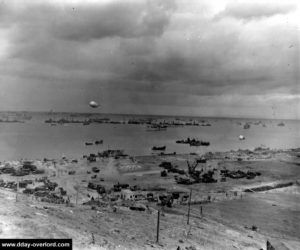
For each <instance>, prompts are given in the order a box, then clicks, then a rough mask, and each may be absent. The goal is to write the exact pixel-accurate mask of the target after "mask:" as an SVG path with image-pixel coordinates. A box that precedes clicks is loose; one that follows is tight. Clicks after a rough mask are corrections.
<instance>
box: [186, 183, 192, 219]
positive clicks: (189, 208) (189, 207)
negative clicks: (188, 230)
mask: <svg viewBox="0 0 300 250" xmlns="http://www.w3.org/2000/svg"><path fill="white" fill-rule="evenodd" d="M191 199H192V189H191V191H190V198H189V206H188V218H187V224H188V225H189V224H190V211H191Z"/></svg>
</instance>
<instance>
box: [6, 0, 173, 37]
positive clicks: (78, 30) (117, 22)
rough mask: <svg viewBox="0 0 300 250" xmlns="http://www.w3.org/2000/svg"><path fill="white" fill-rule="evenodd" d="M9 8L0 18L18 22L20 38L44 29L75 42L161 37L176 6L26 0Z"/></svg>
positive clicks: (170, 0)
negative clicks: (36, 0) (109, 38)
mask: <svg viewBox="0 0 300 250" xmlns="http://www.w3.org/2000/svg"><path fill="white" fill-rule="evenodd" d="M9 7H11V8H7V6H6V5H4V6H3V8H6V9H7V10H6V13H7V11H9V12H10V15H7V17H4V18H3V20H6V21H7V22H10V23H11V24H12V25H15V24H17V25H19V26H20V29H19V31H20V32H21V34H20V36H21V37H22V35H23V33H25V34H24V36H26V35H27V34H32V35H33V33H34V32H43V33H47V34H49V35H51V34H53V35H54V36H56V37H57V38H60V39H63V40H74V41H89V40H92V39H103V38H106V37H123V38H131V37H144V36H146V37H147V36H149V37H151V36H160V35H161V34H162V33H163V32H164V29H165V28H166V26H167V25H168V23H169V20H170V17H171V15H172V12H173V11H174V10H175V8H176V6H175V4H174V1H173V0H167V1H164V0H154V1H153V0H145V1H129V2H124V1H121V0H119V1H113V2H108V3H99V4H85V3H84V2H82V3H80V4H75V5H71V4H66V5H63V6H60V5H55V4H51V2H50V3H49V2H48V3H47V2H45V3H42V2H41V3H38V4H37V3H35V4H30V3H29V4H27V5H25V6H23V7H22V8H21V9H20V8H15V7H14V6H9ZM0 10H1V9H0ZM1 12H5V11H4V10H3V11H1ZM1 12H0V13H1ZM26 33H27V34H26ZM35 35H39V34H35Z"/></svg>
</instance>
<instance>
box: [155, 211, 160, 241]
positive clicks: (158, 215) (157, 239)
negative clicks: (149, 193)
mask: <svg viewBox="0 0 300 250" xmlns="http://www.w3.org/2000/svg"><path fill="white" fill-rule="evenodd" d="M159 219H160V211H157V228H156V243H158V242H159Z"/></svg>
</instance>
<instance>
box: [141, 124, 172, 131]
mask: <svg viewBox="0 0 300 250" xmlns="http://www.w3.org/2000/svg"><path fill="white" fill-rule="evenodd" d="M165 130H167V126H166V125H156V124H152V125H151V126H147V129H146V131H149V132H150V131H165Z"/></svg>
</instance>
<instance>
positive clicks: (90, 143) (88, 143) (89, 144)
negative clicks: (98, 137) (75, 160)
mask: <svg viewBox="0 0 300 250" xmlns="http://www.w3.org/2000/svg"><path fill="white" fill-rule="evenodd" d="M92 145H93V143H92V142H86V143H85V146H92Z"/></svg>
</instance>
